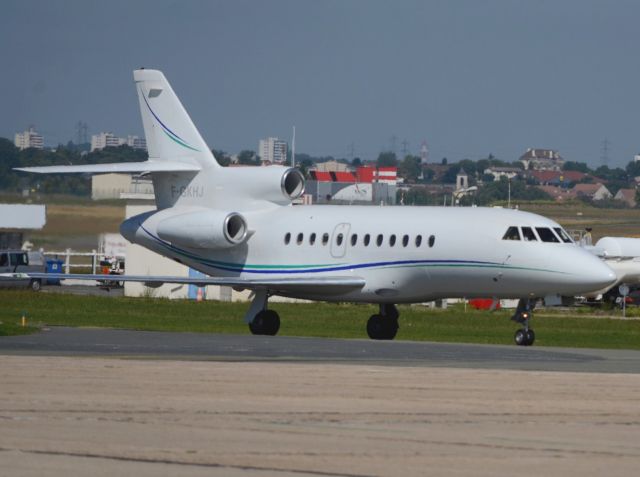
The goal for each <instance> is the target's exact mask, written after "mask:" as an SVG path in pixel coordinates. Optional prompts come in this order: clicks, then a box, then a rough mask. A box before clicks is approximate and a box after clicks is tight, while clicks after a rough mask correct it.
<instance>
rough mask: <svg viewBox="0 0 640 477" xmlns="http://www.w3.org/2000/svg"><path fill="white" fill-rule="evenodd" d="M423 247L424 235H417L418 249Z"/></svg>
mask: <svg viewBox="0 0 640 477" xmlns="http://www.w3.org/2000/svg"><path fill="white" fill-rule="evenodd" d="M420 245H422V235H416V247H419V246H420Z"/></svg>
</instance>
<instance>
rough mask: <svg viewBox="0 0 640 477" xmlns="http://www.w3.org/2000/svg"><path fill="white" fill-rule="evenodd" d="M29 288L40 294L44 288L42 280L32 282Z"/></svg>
mask: <svg viewBox="0 0 640 477" xmlns="http://www.w3.org/2000/svg"><path fill="white" fill-rule="evenodd" d="M29 288H31V290H32V291H34V292H38V291H40V289H41V288H42V282H41V281H40V280H31V283H29Z"/></svg>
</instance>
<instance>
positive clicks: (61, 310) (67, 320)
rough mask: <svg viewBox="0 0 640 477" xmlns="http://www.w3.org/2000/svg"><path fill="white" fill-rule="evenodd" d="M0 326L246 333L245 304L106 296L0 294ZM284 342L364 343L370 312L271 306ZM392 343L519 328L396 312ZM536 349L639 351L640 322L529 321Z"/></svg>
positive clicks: (492, 320)
mask: <svg viewBox="0 0 640 477" xmlns="http://www.w3.org/2000/svg"><path fill="white" fill-rule="evenodd" d="M0 300H1V302H2V304H3V305H2V307H1V309H0V321H1V322H3V323H4V325H3V327H8V326H13V328H7V329H8V330H9V331H8V332H10V333H17V332H22V331H26V332H28V331H32V330H25V329H21V330H16V328H20V327H19V326H18V324H19V323H20V319H21V317H22V313H23V312H24V313H26V316H27V320H28V323H29V324H30V325H32V326H33V325H35V326H41V325H64V326H95V327H107V328H127V329H136V330H156V331H190V332H202V333H238V334H247V333H249V331H248V329H247V326H246V325H245V323H244V321H243V316H244V313H245V312H246V310H247V307H248V305H247V304H246V303H223V302H202V303H196V302H194V301H183V300H167V299H157V298H108V297H95V296H94V297H90V296H77V295H66V294H48V293H46V294H45V293H33V292H30V291H26V290H0ZM270 307H271V308H272V309H274V310H276V311H277V312H278V313H279V314H280V318H281V321H282V326H281V328H280V334H281V335H284V336H315V337H327V338H366V331H365V326H366V322H367V319H368V318H369V316H370V315H371V314H373V313H375V312H376V310H377V308H376V307H374V306H372V305H355V304H327V303H310V304H291V303H273V304H272V305H270ZM400 313H401V317H400V331H399V332H398V336H397V338H396V339H400V340H412V341H440V342H452V343H453V342H456V343H487V344H512V343H513V333H514V332H515V330H516V329H517V326H516V324H515V323H513V322H511V321H510V320H509V316H510V313H509V312H508V311H497V312H486V311H472V310H467V311H466V312H465V311H464V309H463V308H462V307H457V306H456V307H450V308H449V309H447V310H430V309H426V308H424V307H419V306H402V307H400ZM532 326H533V328H534V329H535V331H536V335H537V338H536V345H539V346H565V347H578V348H585V347H586V348H617V349H640V320H631V319H626V320H625V319H612V318H604V317H601V318H593V317H592V316H590V317H584V316H581V315H580V314H579V313H577V314H565V315H559V314H558V315H555V314H554V315H549V316H540V315H538V316H536V317H534V320H533V323H532Z"/></svg>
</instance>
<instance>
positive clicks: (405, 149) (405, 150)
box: [400, 139, 409, 159]
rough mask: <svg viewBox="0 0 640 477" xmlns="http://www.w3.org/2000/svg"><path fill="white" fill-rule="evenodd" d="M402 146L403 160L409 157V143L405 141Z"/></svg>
mask: <svg viewBox="0 0 640 477" xmlns="http://www.w3.org/2000/svg"><path fill="white" fill-rule="evenodd" d="M400 144H401V145H402V158H403V159H404V158H405V157H407V156H408V155H409V141H407V140H406V139H404V140H403V141H402V142H401V143H400Z"/></svg>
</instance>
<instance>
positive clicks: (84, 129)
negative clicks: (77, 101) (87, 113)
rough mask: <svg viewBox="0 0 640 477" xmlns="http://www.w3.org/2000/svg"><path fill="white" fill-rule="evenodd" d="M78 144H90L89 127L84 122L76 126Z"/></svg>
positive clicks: (79, 122)
mask: <svg viewBox="0 0 640 477" xmlns="http://www.w3.org/2000/svg"><path fill="white" fill-rule="evenodd" d="M76 139H77V141H78V142H77V143H76V144H78V145H79V144H86V143H88V142H89V125H88V124H87V123H85V122H84V121H78V124H76Z"/></svg>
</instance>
